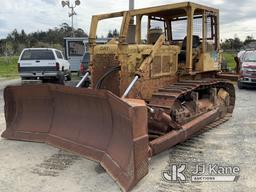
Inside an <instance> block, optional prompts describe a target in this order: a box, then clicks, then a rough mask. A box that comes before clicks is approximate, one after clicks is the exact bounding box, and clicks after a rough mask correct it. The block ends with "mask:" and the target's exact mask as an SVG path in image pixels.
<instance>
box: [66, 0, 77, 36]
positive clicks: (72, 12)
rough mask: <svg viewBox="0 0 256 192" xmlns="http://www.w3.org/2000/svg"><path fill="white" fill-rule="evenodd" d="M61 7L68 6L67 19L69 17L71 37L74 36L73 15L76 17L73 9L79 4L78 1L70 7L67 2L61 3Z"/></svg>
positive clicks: (67, 0)
mask: <svg viewBox="0 0 256 192" xmlns="http://www.w3.org/2000/svg"><path fill="white" fill-rule="evenodd" d="M61 4H62V7H65V6H68V8H70V9H71V13H69V14H68V16H69V17H71V28H72V37H74V36H75V33H74V15H77V14H76V12H75V8H76V7H77V6H79V5H80V4H81V2H80V0H76V1H75V5H73V4H72V5H70V2H69V0H66V1H61Z"/></svg>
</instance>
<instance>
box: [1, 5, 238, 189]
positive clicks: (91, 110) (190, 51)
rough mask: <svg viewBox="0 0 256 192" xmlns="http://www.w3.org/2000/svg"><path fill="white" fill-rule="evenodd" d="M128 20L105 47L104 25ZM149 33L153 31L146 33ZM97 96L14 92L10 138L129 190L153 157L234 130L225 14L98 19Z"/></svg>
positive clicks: (179, 10) (158, 10) (138, 12)
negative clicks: (224, 49)
mask: <svg viewBox="0 0 256 192" xmlns="http://www.w3.org/2000/svg"><path fill="white" fill-rule="evenodd" d="M114 18H120V19H121V21H122V23H121V27H120V35H119V37H118V38H113V39H111V40H110V41H109V42H108V43H106V44H103V45H97V44H96V36H97V35H96V34H97V29H98V27H97V26H98V23H99V22H103V23H104V21H105V20H106V19H114ZM145 26H146V27H145ZM89 53H90V64H89V68H88V71H87V73H86V74H85V76H84V78H83V79H82V80H81V81H83V80H85V79H88V76H89V77H90V80H91V86H90V87H89V88H80V87H79V86H80V85H81V84H82V82H80V83H79V84H78V85H77V87H67V86H62V85H54V84H42V85H23V86H8V87H6V88H5V90H4V100H5V117H6V126H7V127H6V130H5V131H4V132H3V134H2V137H4V138H7V139H13V140H23V141H34V142H45V143H48V144H51V145H53V146H56V147H59V148H61V149H64V150H67V151H71V152H73V153H77V154H80V155H82V156H84V157H85V158H88V159H91V160H94V161H96V162H99V163H100V164H101V165H102V166H103V167H104V168H105V169H106V171H107V172H108V173H109V175H110V176H111V177H112V178H113V179H114V180H115V181H116V182H117V183H118V184H119V186H120V187H121V189H122V190H124V191H129V190H131V189H132V188H133V187H134V186H135V185H136V183H138V182H139V181H140V180H141V179H142V178H143V177H144V176H145V175H146V174H147V173H148V170H149V159H150V157H152V156H154V155H157V154H159V153H161V152H163V151H165V150H168V149H169V148H171V147H172V146H174V145H176V144H178V143H181V142H184V141H185V140H187V139H188V138H190V137H191V136H193V135H195V134H198V133H199V132H201V131H202V130H204V129H206V128H209V127H213V126H216V125H218V124H220V123H222V122H224V121H226V120H227V119H228V118H229V117H230V116H231V115H232V112H233V109H234V106H235V89H234V86H233V84H231V83H230V82H229V81H227V80H222V79H219V78H217V74H218V72H219V71H220V69H221V66H220V58H221V51H220V43H219V11H218V9H215V8H210V7H207V6H203V5H199V4H195V3H191V2H184V3H177V4H167V5H163V6H157V7H150V8H143V9H134V10H129V11H122V12H115V13H110V14H101V15H95V16H93V17H92V21H91V28H90V34H89Z"/></svg>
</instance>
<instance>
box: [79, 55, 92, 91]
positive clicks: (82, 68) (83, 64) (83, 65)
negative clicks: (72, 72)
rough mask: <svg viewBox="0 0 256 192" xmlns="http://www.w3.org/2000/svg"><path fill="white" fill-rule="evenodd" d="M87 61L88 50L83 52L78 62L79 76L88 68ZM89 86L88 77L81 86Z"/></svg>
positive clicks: (88, 59) (88, 57)
mask: <svg viewBox="0 0 256 192" xmlns="http://www.w3.org/2000/svg"><path fill="white" fill-rule="evenodd" d="M89 61H90V55H89V53H88V52H85V53H84V54H83V57H82V60H81V63H80V76H81V78H82V77H83V76H84V75H85V73H86V71H87V70H88V68H89ZM89 86H90V78H89V77H88V78H87V80H86V81H85V82H84V83H83V85H82V87H89Z"/></svg>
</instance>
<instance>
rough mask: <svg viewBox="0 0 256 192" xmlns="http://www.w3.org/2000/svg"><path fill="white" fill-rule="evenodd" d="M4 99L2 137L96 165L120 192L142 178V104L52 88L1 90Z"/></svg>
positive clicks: (144, 117)
mask: <svg viewBox="0 0 256 192" xmlns="http://www.w3.org/2000/svg"><path fill="white" fill-rule="evenodd" d="M4 99H5V116H6V124H7V128H6V130H5V131H4V132H3V134H2V137H4V138H7V139H14V140H24V141H35V142H45V143H48V144H51V145H53V146H56V147H59V148H63V149H66V150H69V151H72V152H75V153H78V154H80V155H82V156H85V157H86V158H89V159H91V160H95V161H97V162H100V164H101V165H102V166H103V167H104V168H105V169H106V170H107V172H108V173H109V174H110V175H111V176H112V177H113V179H114V180H116V181H117V182H118V183H119V184H120V186H121V187H122V189H123V190H125V191H127V190H130V189H131V188H132V187H133V186H134V185H135V184H136V183H137V182H138V181H139V180H140V179H141V178H142V177H144V176H145V175H146V174H147V172H148V135H147V134H148V133H147V109H146V106H145V103H144V101H142V100H140V101H138V100H127V101H123V100H121V99H120V98H119V97H117V96H115V95H113V94H112V93H111V92H109V91H106V90H98V91H95V90H88V89H79V88H72V87H64V86H58V85H36V86H35V85H28V86H17V87H16V86H14V87H7V88H5V90H4ZM129 103H130V104H129Z"/></svg>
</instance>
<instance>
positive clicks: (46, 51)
mask: <svg viewBox="0 0 256 192" xmlns="http://www.w3.org/2000/svg"><path fill="white" fill-rule="evenodd" d="M18 71H19V74H20V76H21V79H22V80H42V81H45V82H54V83H59V84H64V82H65V80H71V72H70V64H69V62H68V61H67V60H66V59H65V58H64V57H63V54H62V52H61V51H60V50H57V49H52V48H26V49H24V50H23V51H22V52H21V55H20V57H19V60H18Z"/></svg>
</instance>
